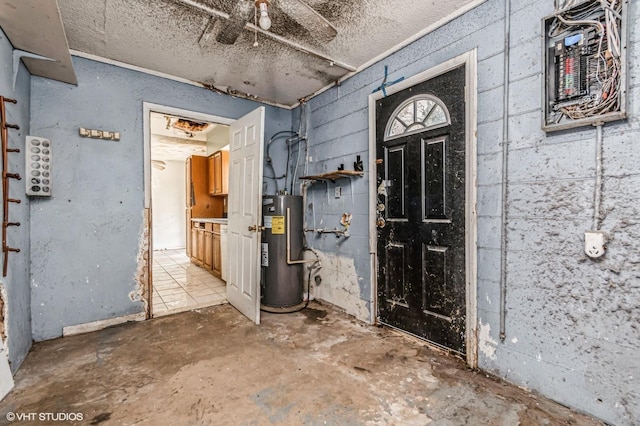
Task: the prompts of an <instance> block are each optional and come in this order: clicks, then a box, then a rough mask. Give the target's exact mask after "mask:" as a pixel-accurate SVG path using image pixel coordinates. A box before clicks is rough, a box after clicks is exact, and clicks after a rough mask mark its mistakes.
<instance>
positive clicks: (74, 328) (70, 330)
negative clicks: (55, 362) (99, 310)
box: [62, 312, 146, 337]
mask: <svg viewBox="0 0 640 426" xmlns="http://www.w3.org/2000/svg"><path fill="white" fill-rule="evenodd" d="M145 319H146V315H145V313H144V312H139V313H137V314H130V315H125V316H122V317H117V318H109V319H106V320H100V321H93V322H87V323H84V324H77V325H70V326H68V327H64V328H63V329H62V336H63V337H67V336H75V335H76V334H84V333H91V332H92V331H98V330H102V329H103V328H107V327H111V326H113V325H118V324H124V323H125V322H130V321H144V320H145Z"/></svg>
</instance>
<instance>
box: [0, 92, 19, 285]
mask: <svg viewBox="0 0 640 426" xmlns="http://www.w3.org/2000/svg"><path fill="white" fill-rule="evenodd" d="M7 103H10V104H17V103H18V101H16V100H15V99H9V98H5V97H4V96H0V126H1V127H2V132H1V138H0V139H1V146H0V149H1V151H2V253H3V255H4V262H3V263H2V276H3V277H6V276H7V268H8V265H9V253H11V252H13V253H20V249H19V248H13V247H9V246H8V245H7V228H8V227H10V226H20V222H9V203H15V204H20V203H21V202H22V201H21V200H18V199H15V198H9V179H16V180H20V179H22V178H21V177H20V174H18V173H9V172H7V170H6V169H7V167H8V164H9V161H8V157H9V156H8V153H10V152H20V150H19V149H18V148H9V129H14V130H20V126H18V125H17V124H9V123H7V115H6V105H5V104H7Z"/></svg>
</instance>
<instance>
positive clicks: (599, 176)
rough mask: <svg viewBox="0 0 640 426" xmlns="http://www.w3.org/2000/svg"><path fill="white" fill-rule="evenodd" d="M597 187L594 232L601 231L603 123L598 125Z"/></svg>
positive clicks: (594, 207)
mask: <svg viewBox="0 0 640 426" xmlns="http://www.w3.org/2000/svg"><path fill="white" fill-rule="evenodd" d="M595 126H596V187H595V192H594V195H593V230H594V231H599V230H600V204H601V203H602V145H603V136H602V123H597V124H596V125H595Z"/></svg>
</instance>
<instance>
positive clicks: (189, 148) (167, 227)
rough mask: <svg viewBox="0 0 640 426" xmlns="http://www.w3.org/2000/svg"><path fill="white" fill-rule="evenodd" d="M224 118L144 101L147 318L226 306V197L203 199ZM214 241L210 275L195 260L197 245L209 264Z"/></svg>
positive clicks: (225, 129) (224, 143) (225, 136)
mask: <svg viewBox="0 0 640 426" xmlns="http://www.w3.org/2000/svg"><path fill="white" fill-rule="evenodd" d="M231 121H233V120H228V119H224V118H220V117H215V116H209V115H204V114H200V113H195V112H190V111H184V110H177V109H173V108H169V107H162V106H157V105H149V104H145V207H146V208H147V209H148V215H149V221H148V222H149V241H148V261H147V262H148V263H147V267H148V269H149V271H150V273H149V274H148V276H149V280H148V286H147V289H148V291H147V292H146V294H147V295H148V296H147V300H148V303H149V312H148V317H149V318H151V317H159V316H164V315H169V314H173V313H178V312H183V311H187V310H192V309H196V308H200V307H205V306H211V305H217V304H222V303H226V301H227V300H226V284H225V281H224V279H223V278H224V277H223V276H222V273H221V272H222V271H221V268H220V263H221V253H222V252H226V251H225V250H223V249H222V244H223V243H225V244H226V238H223V236H222V233H223V232H226V219H225V217H226V215H225V211H226V208H225V207H226V197H227V192H225V193H224V195H223V194H222V193H216V195H210V191H209V187H210V185H211V182H210V181H209V164H210V163H212V162H213V157H214V156H217V157H219V156H220V153H221V152H222V151H224V150H226V149H228V144H229V125H228V124H229V122H231ZM217 157H216V158H217ZM221 177H222V174H221ZM196 189H197V191H196ZM212 191H213V190H212ZM211 194H213V193H211ZM196 202H197V203H198V204H197V205H196ZM194 219H195V220H197V222H194ZM214 222H215V225H214ZM214 226H215V229H214ZM200 227H202V229H200ZM214 231H215V232H216V234H215V235H214ZM200 234H202V235H200ZM194 237H195V238H194ZM214 237H215V240H214ZM224 237H226V234H225V235H224ZM223 240H224V241H223ZM198 243H200V244H201V247H199V246H198ZM214 244H215V247H216V249H215V252H216V253H217V254H218V258H217V263H216V264H217V269H216V270H214V269H213V268H212V264H211V262H204V261H203V260H204V254H205V247H207V248H208V249H207V250H206V254H207V256H208V257H207V259H213V250H214V249H213V247H214Z"/></svg>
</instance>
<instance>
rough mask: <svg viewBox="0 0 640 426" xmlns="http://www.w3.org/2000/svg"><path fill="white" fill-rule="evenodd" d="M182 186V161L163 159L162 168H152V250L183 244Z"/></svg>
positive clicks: (183, 175)
mask: <svg viewBox="0 0 640 426" xmlns="http://www.w3.org/2000/svg"><path fill="white" fill-rule="evenodd" d="M185 186H186V182H185V164H184V161H165V168H164V170H160V169H157V168H155V167H154V168H152V169H151V203H152V208H153V223H152V226H153V249H154V250H167V249H176V248H184V247H185V245H186V235H185V221H186V220H187V217H186V213H185V199H186V198H185V197H186V194H185Z"/></svg>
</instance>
